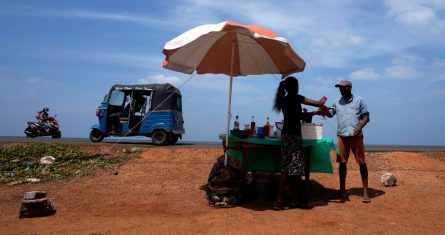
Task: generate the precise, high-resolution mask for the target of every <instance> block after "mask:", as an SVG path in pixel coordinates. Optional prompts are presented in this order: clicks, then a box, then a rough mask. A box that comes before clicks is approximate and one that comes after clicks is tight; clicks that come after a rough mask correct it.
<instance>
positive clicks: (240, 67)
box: [162, 21, 306, 164]
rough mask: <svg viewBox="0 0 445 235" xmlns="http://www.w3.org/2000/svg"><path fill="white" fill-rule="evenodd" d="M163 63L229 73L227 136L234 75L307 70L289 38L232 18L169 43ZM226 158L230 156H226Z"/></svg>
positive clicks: (180, 68)
mask: <svg viewBox="0 0 445 235" xmlns="http://www.w3.org/2000/svg"><path fill="white" fill-rule="evenodd" d="M163 53H164V54H165V56H166V57H165V60H164V62H163V64H162V66H163V67H164V68H166V69H171V70H174V71H178V72H182V73H186V74H192V73H193V72H195V71H196V72H197V73H198V74H206V73H212V74H226V75H228V76H230V83H229V100H228V111H227V139H226V143H228V135H229V129H230V117H231V114H230V111H231V105H232V81H233V77H237V76H246V75H260V74H282V75H288V74H292V73H296V72H301V71H303V70H304V67H305V65H306V63H305V62H304V60H303V59H302V58H300V56H299V55H298V54H297V53H296V52H295V51H294V50H293V49H292V47H291V46H290V44H289V43H288V42H287V40H286V39H284V38H282V37H279V36H278V35H276V34H275V33H273V32H271V31H269V30H267V29H265V28H263V27H260V26H257V25H241V24H238V23H235V22H233V21H225V22H221V23H219V24H207V25H202V26H198V27H196V28H193V29H191V30H188V31H186V32H185V33H183V34H181V35H179V36H178V37H176V38H174V39H172V40H171V41H169V42H167V43H166V44H165V46H164V50H163ZM226 157H227V156H226ZM225 160H226V161H225V164H227V158H226V159H225Z"/></svg>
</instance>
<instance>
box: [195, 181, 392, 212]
mask: <svg viewBox="0 0 445 235" xmlns="http://www.w3.org/2000/svg"><path fill="white" fill-rule="evenodd" d="M200 189H201V190H202V191H203V193H205V191H206V185H202V186H200ZM258 190H260V192H258ZM277 191H278V185H277V184H273V185H271V186H270V187H269V188H267V189H265V188H262V189H258V188H257V187H255V186H252V187H251V188H248V189H247V192H246V194H245V197H244V198H243V199H242V200H241V201H240V202H239V203H238V205H237V206H239V207H243V208H247V209H250V210H254V211H266V210H273V202H274V200H275V197H276V192H277ZM336 192H337V189H332V188H325V187H324V186H323V185H321V184H320V183H318V182H317V181H314V180H310V182H309V184H308V190H307V192H306V194H305V193H303V192H302V190H300V192H299V195H304V197H305V198H307V199H308V200H307V202H308V203H307V204H308V207H307V208H301V207H296V208H290V209H300V210H301V209H304V210H310V209H313V208H315V207H321V206H327V205H328V204H329V203H345V202H347V201H349V196H351V195H355V196H360V197H361V196H362V195H363V188H351V189H349V190H348V196H347V197H346V198H344V199H333V195H334V194H335V193H336ZM368 192H369V196H370V197H371V199H373V198H376V197H379V196H381V195H384V194H385V192H384V191H382V190H378V189H374V188H369V189H368ZM289 197H290V196H289V195H287V196H286V198H287V201H289ZM298 201H301V196H300V197H299V200H297V202H298Z"/></svg>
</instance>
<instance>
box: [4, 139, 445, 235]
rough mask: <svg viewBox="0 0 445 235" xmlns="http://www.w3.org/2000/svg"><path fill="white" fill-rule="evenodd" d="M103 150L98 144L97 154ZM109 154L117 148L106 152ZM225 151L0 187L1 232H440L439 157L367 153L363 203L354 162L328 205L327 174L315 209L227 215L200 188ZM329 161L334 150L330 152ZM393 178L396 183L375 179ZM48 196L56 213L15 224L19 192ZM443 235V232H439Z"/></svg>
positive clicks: (333, 184) (442, 157)
mask: <svg viewBox="0 0 445 235" xmlns="http://www.w3.org/2000/svg"><path fill="white" fill-rule="evenodd" d="M94 149H95V150H96V151H104V150H103V148H102V149H101V148H94ZM112 151H115V150H112ZM221 154H222V148H214V147H203V148H198V147H174V148H166V147H159V148H153V147H152V148H146V149H144V153H143V154H142V157H141V158H138V159H133V160H131V161H130V162H128V163H127V164H125V165H124V166H122V167H121V168H120V169H119V171H118V174H117V175H116V174H113V172H110V171H104V172H99V173H98V174H97V175H96V176H94V177H85V178H76V179H74V180H73V179H71V180H66V181H63V182H50V183H40V184H25V185H15V186H6V185H1V186H0V211H1V213H0V234H285V233H298V234H309V233H311V234H313V233H315V234H319V233H322V234H345V233H346V234H440V233H443V231H445V152H423V153H410V152H385V153H367V161H368V165H369V177H370V188H371V190H370V192H371V196H372V197H373V198H372V199H373V200H372V202H371V203H369V204H364V203H362V202H361V180H360V175H359V171H358V165H357V164H356V163H355V161H351V162H350V163H349V164H348V176H347V188H348V189H349V192H350V195H349V200H348V201H345V202H343V203H341V202H339V201H330V200H329V195H330V194H332V192H334V190H335V189H336V188H337V187H338V177H337V170H338V167H337V164H334V174H314V173H313V174H312V175H311V182H310V189H311V191H310V195H311V204H312V205H313V206H314V208H312V209H307V210H304V209H290V210H286V211H274V210H272V209H271V208H272V202H259V201H255V200H253V201H251V202H249V203H245V204H242V205H239V206H237V207H234V208H229V209H215V208H212V207H209V206H208V205H207V200H206V199H205V196H204V195H205V193H204V191H203V190H202V187H203V185H205V183H206V181H207V177H208V174H209V171H210V169H211V168H212V166H213V164H214V163H215V161H216V158H217V157H218V156H220V155H221ZM331 159H334V154H331ZM388 171H389V172H391V173H393V174H394V175H396V176H397V178H398V184H397V186H395V187H384V186H383V185H382V184H381V183H380V177H381V175H382V174H383V173H384V172H388ZM34 190H44V191H47V193H48V196H49V197H53V198H55V204H56V209H57V212H56V214H55V215H53V216H48V217H41V218H27V219H19V218H18V213H19V207H20V202H21V199H22V197H23V194H24V192H26V191H34ZM440 231H442V232H440Z"/></svg>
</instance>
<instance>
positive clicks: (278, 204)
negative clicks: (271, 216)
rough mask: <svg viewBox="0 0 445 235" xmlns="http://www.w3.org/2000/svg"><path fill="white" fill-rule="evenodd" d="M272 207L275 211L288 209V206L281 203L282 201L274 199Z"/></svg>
mask: <svg viewBox="0 0 445 235" xmlns="http://www.w3.org/2000/svg"><path fill="white" fill-rule="evenodd" d="M273 209H274V210H276V211H283V210H289V207H288V206H285V205H283V204H282V202H280V201H276V202H274V204H273Z"/></svg>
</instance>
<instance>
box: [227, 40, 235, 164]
mask: <svg viewBox="0 0 445 235" xmlns="http://www.w3.org/2000/svg"><path fill="white" fill-rule="evenodd" d="M235 44H236V35H235V34H233V35H232V58H231V61H230V82H229V105H228V108H227V133H226V134H227V135H226V147H227V148H228V147H229V134H230V118H231V116H232V114H231V113H230V112H231V109H232V82H233V63H234V62H235V46H236V45H235ZM224 166H227V151H225V152H224Z"/></svg>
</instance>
